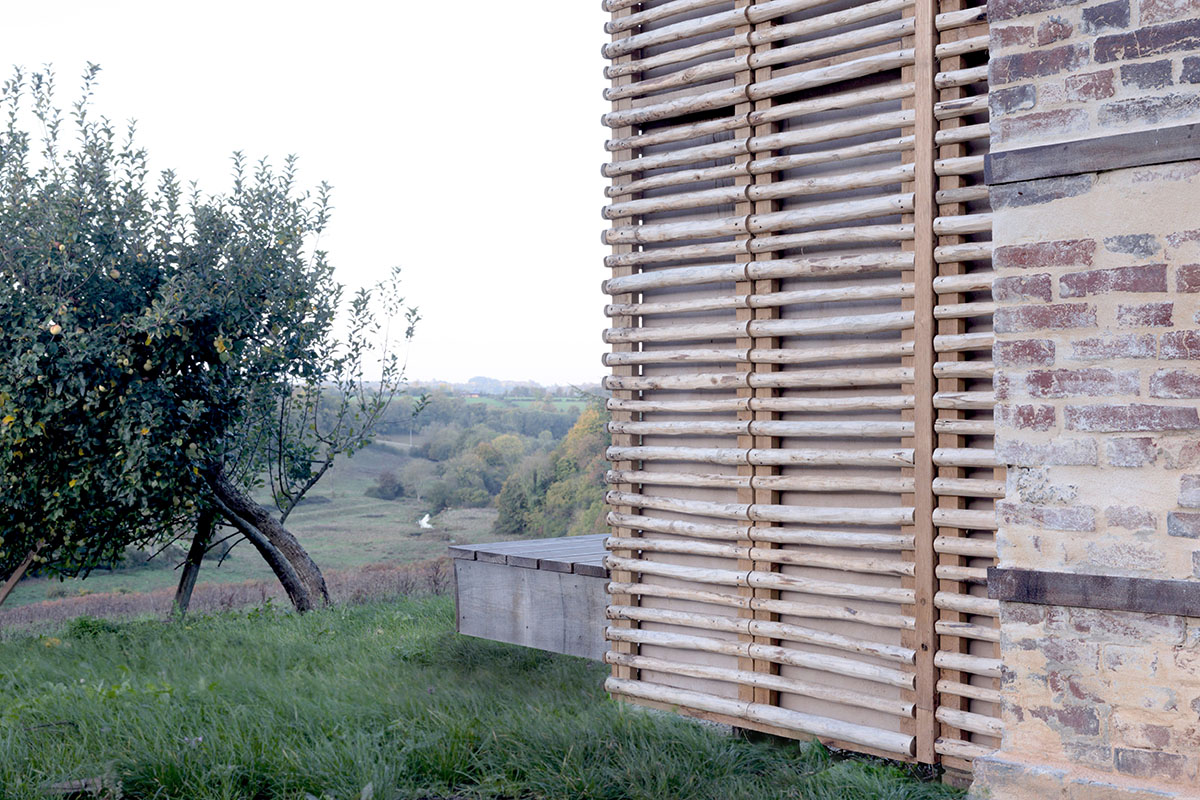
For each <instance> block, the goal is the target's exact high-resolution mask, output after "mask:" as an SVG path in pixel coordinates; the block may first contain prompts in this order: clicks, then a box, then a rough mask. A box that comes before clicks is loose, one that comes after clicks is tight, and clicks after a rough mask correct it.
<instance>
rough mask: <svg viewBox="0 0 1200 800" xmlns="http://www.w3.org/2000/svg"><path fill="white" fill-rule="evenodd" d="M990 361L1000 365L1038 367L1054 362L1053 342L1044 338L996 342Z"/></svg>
mask: <svg viewBox="0 0 1200 800" xmlns="http://www.w3.org/2000/svg"><path fill="white" fill-rule="evenodd" d="M992 362H993V363H995V364H996V366H1000V367H1035V366H1037V367H1040V366H1049V365H1050V364H1053V363H1054V342H1051V341H1049V340H1046V339H1018V340H1016V341H1008V342H996V344H995V345H993V346H992Z"/></svg>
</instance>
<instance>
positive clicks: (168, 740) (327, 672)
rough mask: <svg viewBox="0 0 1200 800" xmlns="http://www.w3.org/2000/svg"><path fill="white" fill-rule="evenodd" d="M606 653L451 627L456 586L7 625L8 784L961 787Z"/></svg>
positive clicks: (620, 796)
mask: <svg viewBox="0 0 1200 800" xmlns="http://www.w3.org/2000/svg"><path fill="white" fill-rule="evenodd" d="M603 675H604V667H602V666H601V665H599V664H596V663H592V662H587V661H583V660H580V659H574V658H569V657H565V656H555V655H550V654H546V653H541V652H538V651H533V650H527V649H523V648H518V647H512V646H508V645H502V644H498V643H494V642H486V641H482V640H478V639H471V638H468V637H463V636H459V635H457V634H455V633H454V632H453V605H452V602H451V600H450V599H449V598H448V597H445V596H440V597H437V596H434V597H410V598H400V599H393V600H391V601H387V602H373V603H369V604H365V605H348V604H343V605H339V606H335V607H332V608H329V609H326V610H323V611H318V612H313V613H310V614H307V615H304V616H299V615H296V614H292V613H287V612H283V611H280V610H278V609H277V608H276V607H274V606H273V605H272V606H268V607H267V608H266V609H261V608H260V609H254V610H250V611H233V612H227V613H223V614H215V615H201V616H195V617H189V618H188V620H187V621H186V623H167V622H161V621H136V622H121V623H113V622H109V621H104V620H98V619H94V618H88V617H84V618H79V619H76V620H74V621H72V622H70V623H67V624H66V625H64V626H61V627H60V628H59V629H57V630H55V631H52V632H47V633H44V634H41V635H31V634H19V633H12V632H9V633H7V634H5V641H4V646H3V647H0V753H3V754H4V757H3V758H0V798H2V800H17V799H18V798H21V799H22V800H23V799H24V798H34V797H42V796H45V795H46V793H47V792H50V793H57V794H62V793H64V792H65V791H66V790H67V788H68V787H73V786H80V785H83V784H82V782H84V781H86V782H87V785H88V786H91V787H105V788H104V789H103V790H102V791H107V792H109V796H112V797H116V796H118V794H117V792H118V791H119V792H120V795H119V796H121V797H123V798H125V799H126V800H138V799H140V798H161V799H163V800H167V799H168V798H179V799H180V800H184V799H186V800H210V799H211V800H217V799H218V798H220V799H222V800H224V799H225V798H249V797H253V798H261V799H262V800H273V799H274V798H295V800H310V798H315V799H317V800H326V799H327V798H338V799H341V798H358V799H359V800H382V799H383V798H388V799H389V800H392V799H395V800H402V799H408V800H417V799H418V798H422V799H424V800H434V799H435V798H440V799H442V800H466V799H467V798H480V799H482V798H496V799H497V800H498V799H499V798H527V799H528V800H535V799H539V798H555V799H561V798H578V799H579V800H585V799H590V798H596V799H601V798H603V799H605V800H640V799H641V798H645V799H646V800H651V798H653V800H673V799H674V798H679V799H680V800H683V799H684V798H686V799H687V800H706V799H708V798H711V800H738V799H739V798H745V800H750V799H751V798H753V799H754V800H776V799H778V800H782V799H783V798H791V800H867V799H868V798H870V799H871V800H935V799H938V798H957V797H961V793H960V792H958V791H956V790H954V789H950V788H948V787H946V786H943V785H941V784H938V783H931V782H925V781H922V780H920V779H919V776H918V775H917V774H916V773H914V772H913V771H911V770H909V769H908V768H902V767H898V766H896V765H893V764H889V763H886V762H879V761H873V760H870V759H843V758H840V757H838V756H837V755H836V754H833V753H831V752H830V751H828V750H826V749H825V748H823V747H821V746H820V745H817V744H797V743H795V742H791V743H783V742H775V741H768V742H763V741H748V740H746V739H743V738H740V737H737V736H732V735H729V734H728V732H726V731H723V730H720V729H716V728H714V727H711V726H704V725H700V724H697V723H694V722H691V721H688V720H686V719H683V718H680V717H676V716H674V715H670V714H661V713H656V712H647V711H644V710H639V709H637V708H633V707H629V706H625V705H623V704H619V703H617V702H615V701H613V700H610V699H608V698H607V697H606V696H605V694H604V692H603V690H602V688H601V681H602V677H603ZM117 787H119V789H118V788H117Z"/></svg>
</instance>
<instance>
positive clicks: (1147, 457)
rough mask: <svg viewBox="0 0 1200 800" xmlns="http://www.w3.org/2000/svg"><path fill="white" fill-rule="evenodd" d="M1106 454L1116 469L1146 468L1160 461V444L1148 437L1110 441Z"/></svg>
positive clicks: (1106, 445)
mask: <svg viewBox="0 0 1200 800" xmlns="http://www.w3.org/2000/svg"><path fill="white" fill-rule="evenodd" d="M1104 452H1105V455H1107V456H1108V463H1109V464H1111V465H1112V466H1114V467H1146V466H1149V465H1151V464H1153V463H1154V462H1155V461H1157V460H1158V443H1157V442H1155V441H1154V439H1152V438H1150V437H1148V436H1138V437H1134V438H1129V439H1109V440H1108V442H1106V443H1105V445H1104Z"/></svg>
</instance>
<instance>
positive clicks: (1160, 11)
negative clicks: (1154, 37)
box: [1139, 0, 1200, 25]
mask: <svg viewBox="0 0 1200 800" xmlns="http://www.w3.org/2000/svg"><path fill="white" fill-rule="evenodd" d="M1139 8H1140V10H1141V12H1142V13H1141V17H1140V20H1141V23H1142V24H1143V25H1154V24H1157V23H1159V22H1170V21H1171V20H1175V19H1182V18H1183V17H1188V16H1192V17H1194V16H1200V2H1197V0H1141V2H1140V3H1139Z"/></svg>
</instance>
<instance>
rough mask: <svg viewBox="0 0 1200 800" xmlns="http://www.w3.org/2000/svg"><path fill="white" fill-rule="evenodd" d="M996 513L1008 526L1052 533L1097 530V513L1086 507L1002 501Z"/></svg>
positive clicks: (997, 505)
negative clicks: (1042, 529)
mask: <svg viewBox="0 0 1200 800" xmlns="http://www.w3.org/2000/svg"><path fill="white" fill-rule="evenodd" d="M996 512H997V513H998V514H999V516H1000V519H1001V521H1003V522H1004V524H1006V525H1021V526H1025V527H1033V528H1044V529H1045V530H1051V531H1074V532H1086V531H1094V530H1096V511H1095V509H1092V508H1088V507H1086V506H1074V507H1064V506H1035V505H1031V504H1029V503H1015V502H1012V501H1009V500H1001V501H998V502H997V503H996Z"/></svg>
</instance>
